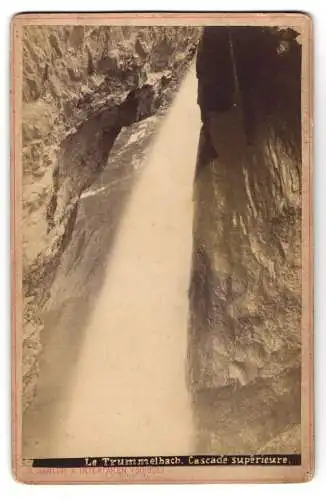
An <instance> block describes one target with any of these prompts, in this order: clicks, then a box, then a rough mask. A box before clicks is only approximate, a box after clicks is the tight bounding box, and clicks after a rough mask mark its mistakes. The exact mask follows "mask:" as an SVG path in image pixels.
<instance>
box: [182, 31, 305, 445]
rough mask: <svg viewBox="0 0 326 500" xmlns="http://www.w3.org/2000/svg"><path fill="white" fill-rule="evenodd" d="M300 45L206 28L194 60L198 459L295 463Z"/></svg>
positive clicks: (193, 326) (193, 354)
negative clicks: (289, 459)
mask: <svg viewBox="0 0 326 500" xmlns="http://www.w3.org/2000/svg"><path fill="white" fill-rule="evenodd" d="M299 40H300V39H299V34H298V33H297V32H295V30H292V29H282V30H280V29H271V28H266V29H264V28H258V27H257V28H246V27H240V28H232V29H231V31H229V30H228V29H227V28H221V27H211V28H210V27H206V28H205V30H204V35H203V39H202V41H201V45H200V47H199V51H198V56H197V73H198V78H199V95H198V101H199V104H200V106H201V112H202V119H203V128H202V132H201V138H200V145H199V156H198V163H197V172H196V180H195V186H194V189H195V193H194V201H195V217H194V256H193V270H192V280H191V289H190V312H191V318H190V329H189V330H190V332H189V381H190V390H191V391H192V394H193V406H194V412H195V415H196V421H197V426H198V436H197V439H198V443H197V446H198V451H200V452H212V451H213V452H218V453H254V452H258V451H259V450H260V451H267V452H272V451H274V452H279V453H280V452H300V418H301V417H300V413H301V406H300V390H301V385H300V384H301V377H300V366H301V347H300V346H301V114H300V108H301V104H300V99H301V88H300V75H301V47H300V43H299ZM230 43H231V44H232V45H231V46H230ZM230 47H231V50H230ZM232 50H233V57H232ZM221 68H223V72H222V73H221ZM233 104H236V106H234V105H233Z"/></svg>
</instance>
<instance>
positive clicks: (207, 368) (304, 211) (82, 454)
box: [11, 13, 313, 483]
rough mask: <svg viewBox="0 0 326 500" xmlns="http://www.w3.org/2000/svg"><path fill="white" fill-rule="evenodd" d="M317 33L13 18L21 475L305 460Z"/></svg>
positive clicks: (199, 475) (177, 477) (262, 470)
mask: <svg viewBox="0 0 326 500" xmlns="http://www.w3.org/2000/svg"><path fill="white" fill-rule="evenodd" d="M311 37H312V28H311V19H310V18H309V16H307V15H305V14H300V13H297V14H280V13H278V14H275V13H274V14H250V13H246V14H243V15H240V14H227V13H226V14H213V13H212V14H210V13H205V14H199V13H197V15H195V14H194V13H192V14H190V13H189V14H187V13H183V14H174V15H173V14H172V13H171V14H155V13H152V14H150V13H147V14H143V15H142V14H121V13H120V14H114V13H111V14H78V15H77V14H55V13H53V14H35V13H34V14H32V13H31V14H21V15H18V16H16V17H15V18H14V19H13V22H12V55H11V60H12V124H13V125H12V253H13V258H12V267H13V278H12V280H13V285H12V290H13V334H12V366H13V382H12V385H13V387H12V393H13V409H12V418H13V429H14V433H13V468H14V470H15V471H16V472H15V473H16V475H17V477H18V479H21V480H23V481H24V482H36V483H37V482H79V481H80V482H96V481H98V482H170V481H171V482H178V481H180V482H206V481H207V482H214V481H215V482H219V481H230V482H232V481H234V482H236V481H243V480H246V481H250V480H252V481H257V482H259V481H262V482H267V481H268V482H278V481H279V482H300V481H307V480H309V479H310V478H311V475H312V473H313V440H312V432H313V431H312V412H313V409H312V372H313V366H312V355H313V353H312V268H311V265H312V263H311V248H312V242H311V208H310V204H311V194H310V183H311V170H312V165H311V135H312V130H311V129H312V107H311V106H312V105H311V101H312V95H311V94H312V92H311V64H312V63H311V53H310V51H311ZM243 466H246V467H243ZM257 466H258V467H257Z"/></svg>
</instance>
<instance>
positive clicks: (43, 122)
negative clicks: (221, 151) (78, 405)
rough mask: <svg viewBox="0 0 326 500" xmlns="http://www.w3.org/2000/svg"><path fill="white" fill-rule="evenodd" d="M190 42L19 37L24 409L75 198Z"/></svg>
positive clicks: (109, 32)
mask: <svg viewBox="0 0 326 500" xmlns="http://www.w3.org/2000/svg"><path fill="white" fill-rule="evenodd" d="M198 39H199V30H198V28H192V27H189V28H187V27H142V28H138V27H128V26H126V27H119V26H115V27H109V26H96V27H95V26H94V27H93V26H48V27H47V26H28V27H25V28H24V41H23V44H24V45H23V50H24V52H23V129H22V133H23V174H24V175H23V193H24V200H23V217H24V220H23V266H24V269H23V287H24V342H23V372H24V373H23V407H24V408H26V407H27V406H28V405H29V403H30V402H31V400H32V398H33V393H34V390H35V386H36V379H37V373H38V369H39V368H38V357H39V351H40V349H41V345H40V332H41V330H42V328H43V321H42V309H43V307H44V305H45V303H46V301H47V300H48V297H49V293H50V287H51V283H52V281H53V277H54V275H55V272H56V269H57V266H58V264H59V262H60V258H61V255H62V252H63V251H64V250H65V248H66V246H67V245H68V243H69V241H70V237H71V234H72V230H73V227H74V223H75V219H76V215H77V209H78V203H79V198H80V196H81V194H82V192H83V191H84V190H85V189H87V188H88V187H89V186H90V185H91V184H92V182H93V181H94V180H95V178H96V177H97V175H98V174H99V173H100V172H101V169H102V168H103V167H104V165H105V163H106V161H107V159H108V156H109V154H110V150H111V148H112V146H113V144H114V141H115V139H116V137H117V136H118V134H119V132H120V130H121V128H122V127H127V126H129V125H131V124H132V123H135V122H137V121H139V120H142V119H144V118H147V117H149V116H151V115H152V114H154V113H155V112H156V111H157V110H158V108H159V107H160V106H162V105H164V104H165V103H166V102H167V101H168V100H169V99H170V98H171V92H172V93H173V90H174V89H175V88H176V86H177V84H178V82H179V81H180V80H181V78H182V76H183V74H184V72H185V70H186V68H187V67H188V64H189V62H190V61H191V59H192V58H193V55H194V50H195V48H196V45H197V42H198Z"/></svg>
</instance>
